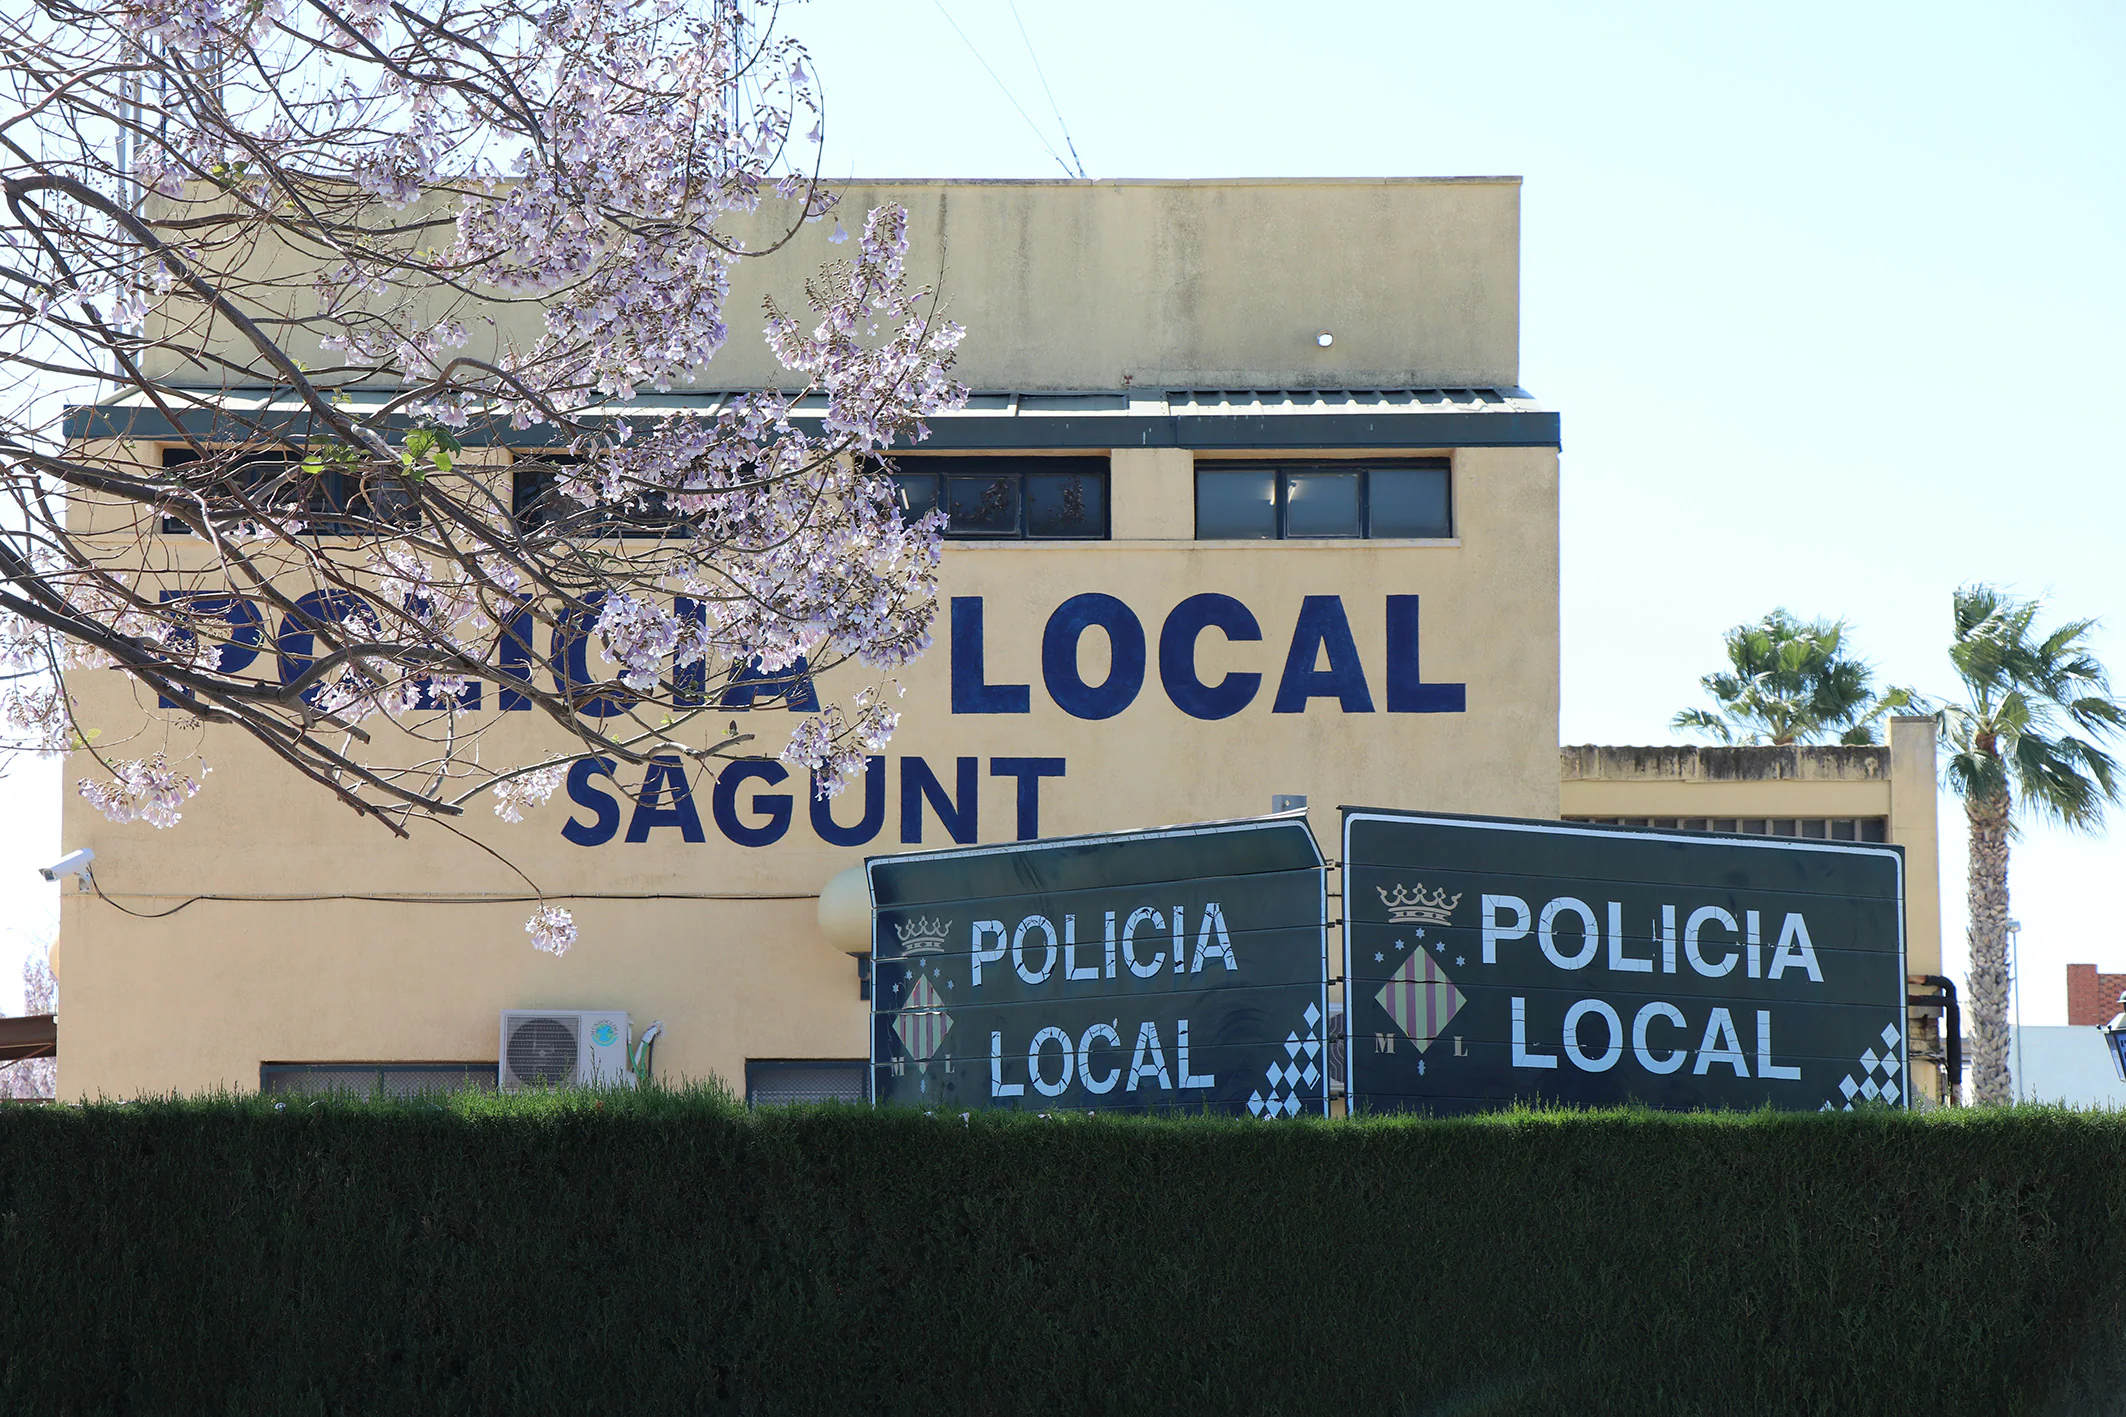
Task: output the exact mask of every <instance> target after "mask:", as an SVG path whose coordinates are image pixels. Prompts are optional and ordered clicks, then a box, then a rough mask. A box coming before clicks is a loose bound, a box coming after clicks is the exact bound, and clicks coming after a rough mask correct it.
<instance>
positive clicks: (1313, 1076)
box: [1248, 1004, 1323, 1117]
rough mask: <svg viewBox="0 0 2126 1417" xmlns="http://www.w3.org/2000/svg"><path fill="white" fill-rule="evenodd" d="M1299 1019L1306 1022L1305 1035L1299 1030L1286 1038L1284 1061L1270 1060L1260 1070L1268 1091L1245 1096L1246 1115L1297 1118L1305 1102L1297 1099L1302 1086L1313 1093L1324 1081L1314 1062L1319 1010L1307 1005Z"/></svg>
mask: <svg viewBox="0 0 2126 1417" xmlns="http://www.w3.org/2000/svg"><path fill="white" fill-rule="evenodd" d="M1302 1017H1303V1018H1304V1019H1305V1021H1306V1025H1307V1031H1306V1035H1305V1036H1304V1037H1302V1036H1301V1035H1300V1032H1299V1030H1298V1029H1296V1028H1295V1029H1293V1030H1292V1031H1291V1032H1290V1033H1288V1034H1286V1035H1285V1040H1284V1058H1283V1059H1282V1060H1281V1061H1275V1060H1273V1061H1272V1062H1271V1063H1270V1066H1269V1067H1268V1068H1266V1069H1264V1070H1263V1081H1264V1082H1266V1083H1268V1084H1269V1086H1268V1087H1267V1088H1257V1089H1255V1091H1254V1092H1252V1093H1250V1094H1248V1112H1249V1113H1250V1114H1251V1115H1253V1116H1256V1117H1296V1116H1298V1115H1299V1112H1300V1109H1301V1108H1302V1107H1303V1106H1304V1105H1305V1102H1304V1101H1303V1099H1302V1098H1301V1097H1300V1091H1301V1084H1302V1083H1303V1084H1305V1087H1306V1090H1308V1091H1312V1090H1313V1088H1314V1087H1315V1085H1316V1084H1317V1083H1319V1082H1320V1081H1321V1079H1322V1077H1323V1073H1322V1071H1321V1068H1320V1067H1319V1066H1318V1065H1317V1063H1316V1060H1317V1059H1318V1058H1320V1057H1321V1050H1322V1039H1321V1006H1320V1005H1319V1004H1308V1005H1307V1011H1306V1013H1305V1014H1304V1015H1302Z"/></svg>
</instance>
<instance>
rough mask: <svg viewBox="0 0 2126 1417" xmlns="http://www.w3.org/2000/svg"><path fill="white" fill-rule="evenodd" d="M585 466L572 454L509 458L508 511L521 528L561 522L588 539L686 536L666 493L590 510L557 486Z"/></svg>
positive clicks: (528, 529)
mask: <svg viewBox="0 0 2126 1417" xmlns="http://www.w3.org/2000/svg"><path fill="white" fill-rule="evenodd" d="M581 461H583V459H581V458H579V457H577V456H576V455H575V454H574V453H523V454H519V455H517V456H515V457H513V458H511V459H510V473H509V510H510V515H511V516H512V517H514V518H515V519H516V523H517V529H518V530H519V531H522V532H533V531H538V530H541V529H542V528H545V527H548V526H552V525H555V524H556V523H560V524H561V526H562V529H563V530H565V531H566V532H567V533H568V534H569V535H570V536H574V537H581V538H585V539H600V538H605V537H619V538H621V539H623V540H634V539H639V538H645V537H666V536H684V535H685V534H686V531H685V525H684V523H683V522H682V521H681V519H680V518H679V517H678V516H676V515H675V514H674V513H672V512H671V511H670V510H669V509H668V508H667V507H666V505H665V494H664V492H663V490H662V489H653V490H648V491H645V492H644V493H643V494H642V495H641V496H639V497H632V498H629V499H627V500H626V501H623V502H618V503H606V504H603V505H601V506H597V507H586V506H584V505H583V504H582V503H581V502H578V501H577V500H576V499H575V498H573V497H566V496H563V495H562V494H561V493H560V492H559V491H557V490H556V489H555V487H554V484H555V482H556V481H558V480H559V478H560V475H561V469H562V468H565V467H574V466H575V465H576V464H578V463H580V462H581Z"/></svg>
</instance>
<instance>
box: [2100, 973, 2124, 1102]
mask: <svg viewBox="0 0 2126 1417" xmlns="http://www.w3.org/2000/svg"><path fill="white" fill-rule="evenodd" d="M2103 1032H2104V1042H2105V1043H2106V1044H2108V1045H2109V1046H2110V1049H2111V1065H2112V1066H2113V1067H2114V1068H2117V1069H2118V1070H2119V1081H2120V1082H2126V994H2121V995H2119V1011H2118V1012H2117V1013H2116V1014H2114V1015H2112V1018H2111V1022H2110V1023H2107V1024H2105V1025H2104V1029H2103Z"/></svg>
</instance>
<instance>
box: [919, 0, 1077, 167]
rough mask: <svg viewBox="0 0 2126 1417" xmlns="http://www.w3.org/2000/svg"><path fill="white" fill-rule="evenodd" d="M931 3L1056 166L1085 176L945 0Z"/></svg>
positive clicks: (1067, 137)
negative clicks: (1065, 156)
mask: <svg viewBox="0 0 2126 1417" xmlns="http://www.w3.org/2000/svg"><path fill="white" fill-rule="evenodd" d="M930 3H931V4H933V5H935V6H937V7H938V13H939V14H940V15H943V16H944V17H945V23H946V24H948V25H951V26H952V32H953V33H954V34H956V35H958V36H959V37H960V43H962V44H964V45H966V46H967V52H968V53H969V54H972V55H973V56H974V62H975V63H977V64H979V65H981V66H982V72H983V73H985V74H987V75H989V77H990V79H991V80H992V81H993V82H994V83H995V84H996V86H997V87H998V88H999V89H1001V90H1003V93H1004V97H1005V99H1006V101H1008V102H1009V103H1010V104H1011V106H1012V107H1013V108H1015V109H1017V110H1018V114H1019V116H1020V117H1021V118H1023V119H1025V120H1026V126H1027V127H1029V128H1031V129H1033V135H1034V137H1035V138H1037V139H1039V140H1040V144H1041V146H1042V147H1043V148H1044V149H1046V150H1047V152H1048V155H1049V156H1050V157H1052V158H1054V159H1055V160H1056V166H1058V167H1060V168H1062V169H1063V175H1064V176H1065V177H1082V176H1084V174H1083V173H1082V172H1073V171H1071V170H1070V164H1069V163H1067V162H1065V161H1064V160H1063V155H1062V154H1061V153H1059V152H1057V151H1056V147H1055V144H1054V143H1051V142H1049V141H1048V135H1047V134H1046V133H1043V132H1042V131H1041V125H1040V124H1038V123H1036V122H1034V121H1033V115H1032V114H1031V113H1028V112H1027V111H1026V109H1025V108H1024V106H1022V105H1021V104H1020V103H1019V100H1018V96H1017V95H1016V94H1014V93H1012V91H1011V86H1010V85H1009V84H1007V83H1005V82H1004V80H1003V79H1001V78H999V77H998V76H997V71H996V70H994V69H992V68H990V67H989V61H988V60H987V59H984V58H983V57H982V51H981V50H979V49H977V48H975V46H974V41H973V40H971V39H969V38H968V37H967V31H965V30H963V29H961V28H960V22H959V21H958V20H955V19H954V18H952V12H951V11H950V10H947V9H946V8H945V0H930ZM1035 67H1037V68H1038V67H1039V66H1038V65H1036V66H1035ZM1064 141H1065V142H1066V143H1067V142H1069V141H1070V137H1069V135H1068V134H1065V135H1064Z"/></svg>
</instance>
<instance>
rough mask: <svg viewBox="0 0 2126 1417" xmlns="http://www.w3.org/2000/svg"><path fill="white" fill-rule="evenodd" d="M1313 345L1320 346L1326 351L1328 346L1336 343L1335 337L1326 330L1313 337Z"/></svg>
mask: <svg viewBox="0 0 2126 1417" xmlns="http://www.w3.org/2000/svg"><path fill="white" fill-rule="evenodd" d="M1314 343H1316V344H1318V345H1320V346H1321V347H1322V348H1323V349H1327V348H1328V347H1329V346H1330V345H1332V344H1334V343H1336V336H1334V335H1332V334H1330V333H1329V332H1328V331H1327V330H1323V331H1322V332H1321V333H1320V334H1318V335H1316V336H1314Z"/></svg>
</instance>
